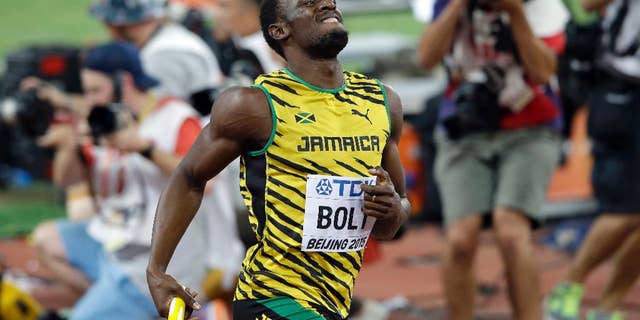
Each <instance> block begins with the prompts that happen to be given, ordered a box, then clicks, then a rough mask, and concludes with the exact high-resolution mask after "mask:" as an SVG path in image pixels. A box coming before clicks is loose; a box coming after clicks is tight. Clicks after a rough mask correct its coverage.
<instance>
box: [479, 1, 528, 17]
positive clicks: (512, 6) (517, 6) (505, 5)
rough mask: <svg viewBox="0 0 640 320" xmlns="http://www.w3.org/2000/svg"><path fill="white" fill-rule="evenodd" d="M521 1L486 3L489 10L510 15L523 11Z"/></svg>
mask: <svg viewBox="0 0 640 320" xmlns="http://www.w3.org/2000/svg"><path fill="white" fill-rule="evenodd" d="M523 2H524V1H523V0H490V1H488V3H489V5H490V6H491V8H493V9H494V10H500V11H504V12H506V13H508V14H509V15H512V14H514V13H517V12H518V11H522V10H523V9H522V8H523V6H522V4H523Z"/></svg>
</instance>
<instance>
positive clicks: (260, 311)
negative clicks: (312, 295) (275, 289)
mask: <svg viewBox="0 0 640 320" xmlns="http://www.w3.org/2000/svg"><path fill="white" fill-rule="evenodd" d="M233 319H234V320H256V319H259V320H343V319H342V317H340V316H339V315H337V314H335V313H332V312H329V311H325V310H323V309H322V308H316V309H309V308H305V307H303V306H302V305H300V304H299V303H298V302H296V301H295V300H293V299H291V298H289V297H276V298H271V299H265V300H236V301H234V302H233Z"/></svg>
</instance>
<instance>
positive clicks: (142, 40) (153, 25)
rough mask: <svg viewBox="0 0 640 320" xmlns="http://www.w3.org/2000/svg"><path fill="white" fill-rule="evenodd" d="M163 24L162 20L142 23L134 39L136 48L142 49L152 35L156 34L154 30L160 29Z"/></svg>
mask: <svg viewBox="0 0 640 320" xmlns="http://www.w3.org/2000/svg"><path fill="white" fill-rule="evenodd" d="M163 23H164V20H162V19H154V20H151V21H148V22H146V23H144V24H143V25H140V26H139V28H140V29H139V32H138V34H137V35H136V38H135V39H134V42H135V45H136V47H138V48H142V47H144V45H145V44H147V42H149V40H151V37H152V36H153V34H154V33H155V32H156V30H158V28H160V26H161V25H162V24H163Z"/></svg>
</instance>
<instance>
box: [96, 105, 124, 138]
mask: <svg viewBox="0 0 640 320" xmlns="http://www.w3.org/2000/svg"><path fill="white" fill-rule="evenodd" d="M125 112H127V109H126V107H125V106H124V105H123V104H121V103H112V104H109V105H100V106H94V107H93V108H92V109H91V112H90V113H89V117H88V122H89V128H90V129H91V135H92V136H93V137H94V138H95V139H96V141H97V140H98V138H100V137H103V136H106V135H109V134H112V133H114V132H116V131H118V130H120V129H123V128H125V127H126V126H127V124H126V122H125V121H124V117H123V115H124V113H125Z"/></svg>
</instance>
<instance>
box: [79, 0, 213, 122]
mask: <svg viewBox="0 0 640 320" xmlns="http://www.w3.org/2000/svg"><path fill="white" fill-rule="evenodd" d="M166 11H167V4H166V1H165V0H149V1H145V0H127V1H125V0H96V1H94V3H93V5H92V6H91V8H90V13H91V15H92V16H94V17H96V18H98V19H99V20H101V21H102V22H103V23H104V24H105V25H106V27H107V28H108V30H109V33H110V34H111V37H112V38H113V39H117V40H124V41H128V42H131V43H133V44H135V45H136V46H137V47H138V48H139V49H140V59H141V60H142V63H143V67H144V70H145V71H147V72H148V73H149V75H151V76H153V77H154V78H156V79H158V81H160V85H159V86H158V87H157V88H154V93H155V94H156V95H157V96H159V97H164V96H171V97H176V98H180V99H184V100H186V101H190V102H191V104H192V105H193V106H194V107H195V108H196V110H198V112H200V113H201V114H202V115H208V114H209V112H210V109H211V104H212V100H211V90H212V89H214V88H216V87H218V86H219V85H220V84H221V83H222V81H223V75H222V72H221V71H220V67H219V65H218V61H217V60H216V58H215V56H214V54H213V52H212V51H211V50H210V49H209V47H208V46H207V44H206V43H205V42H204V41H203V40H202V39H200V38H199V37H198V36H197V35H195V34H194V33H192V32H190V31H189V30H187V29H186V28H184V27H183V26H181V25H178V24H176V23H172V22H169V21H168V20H167V18H166V15H167V12H166Z"/></svg>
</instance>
